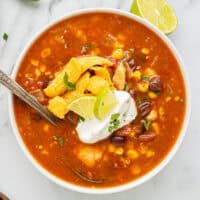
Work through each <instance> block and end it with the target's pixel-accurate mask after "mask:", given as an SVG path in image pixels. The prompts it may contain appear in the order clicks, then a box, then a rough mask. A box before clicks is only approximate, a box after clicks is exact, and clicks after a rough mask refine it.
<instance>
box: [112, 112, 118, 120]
mask: <svg viewBox="0 0 200 200" xmlns="http://www.w3.org/2000/svg"><path fill="white" fill-rule="evenodd" d="M119 116H120V114H119V113H115V114H112V115H111V120H116V119H117V118H118V117H119Z"/></svg>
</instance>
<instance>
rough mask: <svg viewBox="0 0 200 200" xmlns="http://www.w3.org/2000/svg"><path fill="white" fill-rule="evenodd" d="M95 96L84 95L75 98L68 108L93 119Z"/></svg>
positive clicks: (85, 117)
mask: <svg viewBox="0 0 200 200" xmlns="http://www.w3.org/2000/svg"><path fill="white" fill-rule="evenodd" d="M96 99H97V98H96V97H95V96H82V97H79V98H77V99H75V100H73V101H72V102H71V103H70V104H69V105H68V109H69V110H71V111H73V112H75V113H77V114H78V115H80V116H81V117H83V118H84V119H91V118H92V117H93V116H94V105H95V102H96Z"/></svg>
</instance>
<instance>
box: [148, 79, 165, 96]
mask: <svg viewBox="0 0 200 200" xmlns="http://www.w3.org/2000/svg"><path fill="white" fill-rule="evenodd" d="M149 89H150V90H151V91H153V92H160V91H161V89H162V82H161V80H160V76H153V77H152V78H150V80H149Z"/></svg>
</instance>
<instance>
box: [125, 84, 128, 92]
mask: <svg viewBox="0 0 200 200" xmlns="http://www.w3.org/2000/svg"><path fill="white" fill-rule="evenodd" d="M124 90H125V91H127V92H128V90H129V86H128V84H127V83H126V84H125V86H124Z"/></svg>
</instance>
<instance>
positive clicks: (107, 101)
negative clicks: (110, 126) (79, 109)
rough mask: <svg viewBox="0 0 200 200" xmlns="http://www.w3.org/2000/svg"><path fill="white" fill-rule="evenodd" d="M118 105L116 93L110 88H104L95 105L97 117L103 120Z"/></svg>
mask: <svg viewBox="0 0 200 200" xmlns="http://www.w3.org/2000/svg"><path fill="white" fill-rule="evenodd" d="M116 105H117V99H116V97H115V94H114V92H113V91H112V90H110V89H109V88H104V89H103V90H102V91H101V92H100V93H99V95H98V96H97V100H96V103H95V106H94V114H95V117H96V118H97V119H99V120H102V119H103V118H105V117H106V115H107V114H108V113H109V112H110V111H111V110H112V109H113V108H114V107H115V106H116Z"/></svg>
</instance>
